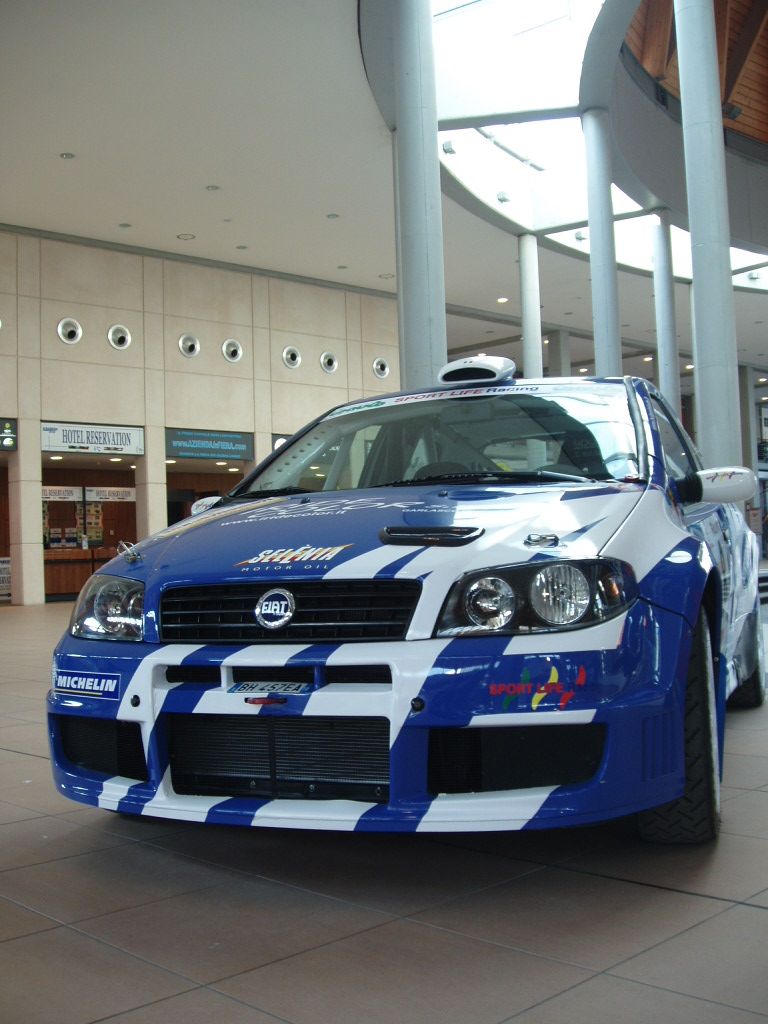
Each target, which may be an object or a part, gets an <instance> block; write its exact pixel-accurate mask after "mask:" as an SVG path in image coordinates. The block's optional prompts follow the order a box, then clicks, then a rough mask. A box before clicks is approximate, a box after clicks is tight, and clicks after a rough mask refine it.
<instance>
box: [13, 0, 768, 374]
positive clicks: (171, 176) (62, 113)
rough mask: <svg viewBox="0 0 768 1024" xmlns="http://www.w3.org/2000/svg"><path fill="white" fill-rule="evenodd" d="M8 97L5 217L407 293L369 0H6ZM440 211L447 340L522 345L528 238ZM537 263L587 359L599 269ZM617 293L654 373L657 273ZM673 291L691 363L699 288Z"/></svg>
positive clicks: (759, 310)
mask: <svg viewBox="0 0 768 1024" xmlns="http://www.w3.org/2000/svg"><path fill="white" fill-rule="evenodd" d="M732 6H734V7H736V6H737V0H733V3H732ZM741 6H745V4H744V3H742V5H741ZM746 6H748V4H747V5H746ZM0 94H1V95H2V96H3V104H2V109H0V132H1V133H2V138H3V140H4V144H3V145H2V146H1V147H0V180H2V182H3V188H2V190H0V224H4V225H6V226H7V227H9V228H11V229H13V230H18V229H28V230H32V231H36V232H45V233H51V234H55V235H60V236H64V237H67V238H82V239H85V240H88V241H94V240H96V241H100V242H105V243H108V244H116V245H120V246H127V247H136V248H138V249H141V250H149V251H152V252H158V253H166V254H172V255H173V254H175V255H178V256H179V257H182V258H185V257H191V258H195V259H204V260H211V261H216V262H217V263H221V264H226V265H230V266H234V267H241V268H243V269H246V270H251V271H252V270H256V271H265V272H269V273H277V274H286V275H290V276H300V277H303V278H308V279H310V280H315V281H319V282H332V283H334V284H338V285H341V286H346V287H352V288H362V289H369V290H373V291H377V292H383V293H394V291H395V288H396V278H395V277H394V275H395V271H396V264H395V239H394V227H393V223H394V217H393V208H394V198H393V181H392V152H391V138H390V133H389V130H388V129H387V127H386V125H385V124H384V121H383V120H382V117H381V114H380V113H379V110H378V107H377V106H376V103H375V102H374V99H373V97H372V95H371V92H370V89H369V87H368V84H367V81H366V76H365V70H364V68H363V64H362V60H361V55H360V47H359V41H358V35H357V3H356V0H323V2H322V3H318V2H317V0H291V2H290V3H287V2H285V0H283V2H280V3H279V2H277V0H215V2H214V0H67V2H66V3H62V2H61V0H0ZM443 205H444V239H445V274H446V298H447V302H448V308H449V316H448V330H449V350H450V351H451V352H456V353H459V352H464V351H478V350H481V351H496V352H501V351H503V352H505V354H512V355H513V357H514V355H515V354H516V352H519V348H520V346H519V342H515V341H514V340H513V339H516V338H518V337H519V333H520V332H519V326H518V325H519V313H520V302H519V282H518V267H517V241H516V239H515V238H514V237H513V236H512V235H510V234H507V233H505V232H503V231H501V230H499V229H498V228H496V227H494V226H492V225H491V224H489V223H486V222H485V221H483V220H481V219H478V218H477V217H475V216H473V215H472V214H470V213H469V212H467V210H466V209H464V208H463V207H462V206H460V205H459V204H457V203H455V202H454V201H452V200H451V199H448V198H445V199H444V204H443ZM540 266H541V302H542V320H543V323H544V325H545V329H549V328H555V327H558V326H560V327H563V328H567V329H569V330H570V331H571V332H572V335H573V341H572V349H573V358H574V367H576V368H578V367H580V366H582V365H583V366H588V367H590V366H591V342H590V340H589V338H590V334H591V328H592V324H591V294H590V281H589V264H588V262H586V261H585V260H583V259H579V258H576V257H574V256H571V255H567V254H564V253H563V252H560V251H555V250H553V249H544V248H543V247H542V248H541V249H540ZM619 288H620V301H621V321H622V334H623V337H624V349H625V356H626V362H625V368H626V371H627V372H630V373H635V372H636V373H641V374H643V375H646V376H650V375H651V373H649V369H652V364H648V363H644V362H643V356H644V355H646V354H650V353H652V352H653V351H654V349H655V324H654V310H653V297H652V287H651V279H650V278H649V277H648V276H647V275H642V274H635V273H630V272H626V271H621V272H620V282H619ZM500 297H507V298H508V300H509V301H508V302H506V303H504V304H500V303H499V302H498V301H497V300H498V299H499V298H500ZM676 302H677V318H678V330H679V334H680V347H681V366H682V365H684V364H685V363H686V362H687V361H688V360H689V359H690V322H689V321H690V312H689V303H690V300H689V296H688V287H687V286H686V285H684V284H678V285H677V288H676ZM736 306H737V320H738V338H739V345H740V354H741V358H742V360H743V361H744V362H747V363H749V364H752V365H754V366H756V367H759V368H765V369H768V340H767V336H766V332H765V327H764V324H768V297H766V296H765V294H760V293H755V294H753V293H746V292H745V293H741V292H740V293H738V294H737V301H736Z"/></svg>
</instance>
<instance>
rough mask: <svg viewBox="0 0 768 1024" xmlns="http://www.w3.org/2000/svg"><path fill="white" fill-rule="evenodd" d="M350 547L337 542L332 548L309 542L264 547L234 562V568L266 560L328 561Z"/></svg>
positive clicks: (282, 562)
mask: <svg viewBox="0 0 768 1024" xmlns="http://www.w3.org/2000/svg"><path fill="white" fill-rule="evenodd" d="M351 547H352V545H351V544H339V545H338V546H337V547H334V548H314V547H312V546H311V545H310V544H302V546H301V547H300V548H266V549H265V550H264V551H260V552H259V553H258V555H254V556H253V558H246V559H245V561H243V562H235V568H236V569H237V568H239V567H240V566H242V565H263V564H264V563H266V562H279V563H280V564H281V565H284V564H286V563H287V562H330V561H331V559H332V558H335V557H336V555H339V554H341V552H342V551H346V549H347V548H351Z"/></svg>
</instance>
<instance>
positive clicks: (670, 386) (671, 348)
mask: <svg viewBox="0 0 768 1024" xmlns="http://www.w3.org/2000/svg"><path fill="white" fill-rule="evenodd" d="M656 216H657V219H658V223H657V224H655V225H654V228H653V302H654V307H655V310H656V348H657V365H658V375H659V376H658V382H659V390H660V391H661V393H662V395H664V397H665V398H666V399H667V401H668V402H669V404H670V405H671V406H672V408H673V409H674V411H675V412H676V413H677V414H678V416H679V415H680V359H679V352H678V345H677V324H676V321H675V279H674V275H673V273H672V244H671V240H670V227H669V213H668V212H667V211H666V210H660V211H659V212H658V213H657V215H656Z"/></svg>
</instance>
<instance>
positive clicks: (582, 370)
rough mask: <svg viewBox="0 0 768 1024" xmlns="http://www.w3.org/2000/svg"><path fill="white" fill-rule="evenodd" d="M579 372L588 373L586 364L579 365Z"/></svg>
mask: <svg viewBox="0 0 768 1024" xmlns="http://www.w3.org/2000/svg"><path fill="white" fill-rule="evenodd" d="M579 373H589V367H588V366H581V367H579Z"/></svg>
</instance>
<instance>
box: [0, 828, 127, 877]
mask: <svg viewBox="0 0 768 1024" xmlns="http://www.w3.org/2000/svg"><path fill="white" fill-rule="evenodd" d="M124 841H125V840H121V839H120V838H119V837H118V836H114V835H110V834H109V833H108V832H102V831H98V830H96V829H89V828H83V827H81V826H79V825H73V824H71V823H69V822H66V821H59V820H58V819H57V818H51V817H41V818H30V819H28V820H26V821H13V822H7V823H6V824H4V825H0V871H5V870H8V869H9V868H18V867H25V866H26V865H28V864H46V863H49V862H51V861H55V860H59V859H60V858H62V857H74V856H77V854H79V853H90V852H92V851H95V850H103V849H106V848H108V847H110V846H120V845H121V843H122V842H124Z"/></svg>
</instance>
